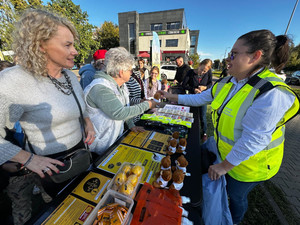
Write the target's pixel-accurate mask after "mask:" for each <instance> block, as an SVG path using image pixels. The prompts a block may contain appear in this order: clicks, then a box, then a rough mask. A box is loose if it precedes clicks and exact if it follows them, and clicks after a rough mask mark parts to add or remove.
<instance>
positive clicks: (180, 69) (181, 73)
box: [174, 56, 191, 85]
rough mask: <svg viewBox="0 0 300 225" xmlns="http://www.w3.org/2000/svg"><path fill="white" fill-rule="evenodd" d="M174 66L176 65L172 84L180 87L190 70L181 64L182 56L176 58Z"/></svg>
mask: <svg viewBox="0 0 300 225" xmlns="http://www.w3.org/2000/svg"><path fill="white" fill-rule="evenodd" d="M176 65H177V71H176V74H175V79H174V84H177V83H178V84H179V85H181V84H182V82H183V79H184V77H185V76H186V74H187V72H188V71H189V70H190V69H191V68H190V67H189V66H188V65H187V64H185V63H184V62H183V58H182V56H178V57H177V58H176Z"/></svg>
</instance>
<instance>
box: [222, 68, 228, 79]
mask: <svg viewBox="0 0 300 225" xmlns="http://www.w3.org/2000/svg"><path fill="white" fill-rule="evenodd" d="M227 76H228V69H227V66H226V67H225V68H224V69H223V71H222V73H221V74H220V78H222V77H227Z"/></svg>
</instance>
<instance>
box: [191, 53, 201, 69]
mask: <svg viewBox="0 0 300 225" xmlns="http://www.w3.org/2000/svg"><path fill="white" fill-rule="evenodd" d="M190 58H191V60H192V61H193V68H195V69H196V68H198V66H199V63H200V57H199V54H198V53H195V54H193V55H191V56H190Z"/></svg>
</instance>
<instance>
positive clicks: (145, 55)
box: [138, 52, 150, 58]
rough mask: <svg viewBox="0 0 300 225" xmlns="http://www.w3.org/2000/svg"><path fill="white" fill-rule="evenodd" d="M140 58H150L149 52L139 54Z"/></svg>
mask: <svg viewBox="0 0 300 225" xmlns="http://www.w3.org/2000/svg"><path fill="white" fill-rule="evenodd" d="M138 57H144V58H150V54H149V53H147V52H143V53H141V54H138Z"/></svg>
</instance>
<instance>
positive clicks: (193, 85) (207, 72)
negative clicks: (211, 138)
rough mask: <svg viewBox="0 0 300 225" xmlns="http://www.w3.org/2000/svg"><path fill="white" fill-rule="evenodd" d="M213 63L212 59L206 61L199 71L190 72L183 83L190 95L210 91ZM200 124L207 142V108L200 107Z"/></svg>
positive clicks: (201, 63) (201, 64) (203, 139)
mask: <svg viewBox="0 0 300 225" xmlns="http://www.w3.org/2000/svg"><path fill="white" fill-rule="evenodd" d="M211 65H212V61H211V60H210V59H204V60H203V61H202V62H200V65H199V67H198V69H193V70H190V71H188V73H187V75H186V77H185V78H184V80H183V82H182V87H183V88H184V90H185V91H188V92H189V93H190V94H198V93H201V92H203V91H205V90H206V89H209V88H210V87H211V85H212V72H211ZM199 110H200V123H201V127H202V135H201V138H202V141H203V142H204V141H206V140H207V134H206V130H207V122H206V110H207V106H206V105H203V106H200V108H199Z"/></svg>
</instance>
